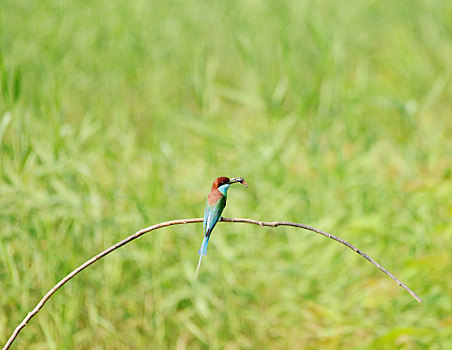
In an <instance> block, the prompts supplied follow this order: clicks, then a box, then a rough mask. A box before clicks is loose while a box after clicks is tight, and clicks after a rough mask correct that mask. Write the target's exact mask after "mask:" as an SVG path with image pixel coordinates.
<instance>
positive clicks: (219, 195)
mask: <svg viewBox="0 0 452 350" xmlns="http://www.w3.org/2000/svg"><path fill="white" fill-rule="evenodd" d="M233 183H241V184H242V185H244V186H245V187H248V184H247V183H246V182H245V179H244V178H243V177H233V178H232V179H230V178H228V177H225V176H222V177H218V178H216V179H215V181H214V182H213V185H212V190H211V191H210V193H209V195H208V196H207V203H206V209H205V210H204V223H203V236H204V238H203V240H202V245H201V248H200V249H199V251H198V254H199V255H200V256H199V262H198V267H197V268H196V273H195V278H198V272H199V268H200V267H201V260H202V257H203V256H204V255H206V253H207V245H208V244H209V238H210V234H211V233H212V230H213V228H214V227H215V225H216V224H217V222H218V220H219V219H220V218H221V213H222V212H223V209H224V207H225V206H226V199H227V196H228V189H229V186H231V184H233Z"/></svg>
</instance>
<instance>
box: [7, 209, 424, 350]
mask: <svg viewBox="0 0 452 350" xmlns="http://www.w3.org/2000/svg"><path fill="white" fill-rule="evenodd" d="M221 221H222V222H231V223H246V224H254V225H259V226H261V227H264V226H269V227H278V226H292V227H298V228H302V229H305V230H309V231H313V232H316V233H318V234H321V235H323V236H325V237H328V238H331V239H333V240H335V241H337V242H339V243H342V244H343V245H345V246H347V247H348V248H350V249H352V250H354V251H355V252H357V253H358V254H359V255H361V256H362V257H363V258H365V259H366V260H368V261H370V262H371V263H372V264H373V265H375V266H376V267H378V268H379V269H380V270H381V271H383V272H384V273H385V274H387V275H388V276H389V277H391V278H392V279H393V280H394V281H395V282H396V283H397V284H398V285H399V286H400V287H402V288H403V289H405V290H406V291H407V292H408V293H410V294H411V296H412V297H413V298H414V299H416V300H417V301H418V302H422V299H421V298H419V297H418V296H417V295H416V293H414V292H413V291H412V290H411V289H410V288H408V287H407V286H406V285H405V284H404V283H402V282H401V281H400V280H399V279H398V278H397V277H395V276H394V275H393V274H392V273H390V272H389V271H388V270H386V269H385V268H384V267H383V266H381V265H380V264H379V263H377V262H376V261H375V260H374V259H372V258H371V257H370V256H368V255H367V254H366V253H364V252H362V251H361V250H359V249H358V248H356V247H355V246H353V245H351V244H350V243H348V242H346V241H344V240H343V239H341V238H339V237H336V236H334V235H332V234H329V233H327V232H324V231H321V230H319V229H316V228H314V227H310V226H307V225H303V224H299V223H295V222H288V221H273V222H266V221H257V220H252V219H237V218H234V219H228V218H221ZM197 222H203V219H202V218H196V219H185V220H173V221H167V222H162V223H160V224H156V225H153V226H149V227H146V228H144V229H142V230H140V231H138V232H136V233H134V234H133V235H131V236H129V237H127V238H126V239H124V240H122V241H121V242H118V243H116V244H115V245H113V246H111V247H110V248H108V249H106V250H104V251H103V252H102V253H99V254H97V255H96V256H95V257H93V258H91V259H89V260H88V261H87V262H85V263H84V264H82V265H80V266H79V267H77V268H76V269H75V270H74V271H72V272H71V273H70V274H68V275H67V276H66V277H64V278H63V279H62V280H61V281H60V282H58V283H57V284H56V285H55V286H54V287H53V288H52V289H50V290H49V291H48V292H47V294H46V295H45V296H44V297H43V298H42V299H41V301H40V302H39V303H38V304H37V305H36V307H35V308H34V309H33V310H32V311H30V312H29V313H28V314H27V316H26V317H25V318H24V320H23V321H22V322H21V323H20V324H19V325H18V326H17V327H16V329H15V330H14V332H13V334H12V335H11V337H10V338H9V339H8V341H7V342H6V344H5V346H4V347H3V350H7V349H9V348H10V346H11V344H12V343H13V342H14V340H15V339H16V338H17V336H18V334H19V332H20V331H21V330H22V329H23V328H24V327H25V326H26V325H27V323H28V322H29V321H30V319H31V318H32V317H33V316H35V315H36V314H37V313H38V312H39V311H40V310H41V308H42V307H43V306H44V304H45V303H46V302H47V300H49V299H50V297H51V296H52V295H53V294H54V293H55V292H56V291H57V290H58V289H60V288H61V287H62V286H63V285H64V284H65V283H66V282H67V281H69V280H70V279H71V278H73V277H74V276H75V275H77V274H78V273H79V272H81V271H83V270H84V269H86V268H87V267H88V266H90V265H91V264H93V263H95V262H96V261H98V260H100V259H102V258H103V257H104V256H105V255H107V254H110V253H111V252H112V251H114V250H116V249H118V248H120V247H122V246H123V245H125V244H127V243H129V242H130V241H133V240H134V239H136V238H138V237H140V236H142V235H144V234H145V233H147V232H150V231H153V230H157V229H159V228H162V227H166V226H172V225H180V224H193V223H197Z"/></svg>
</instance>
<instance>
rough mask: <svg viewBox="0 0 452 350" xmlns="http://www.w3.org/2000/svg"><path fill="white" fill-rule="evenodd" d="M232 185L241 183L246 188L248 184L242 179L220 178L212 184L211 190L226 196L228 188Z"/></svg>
mask: <svg viewBox="0 0 452 350" xmlns="http://www.w3.org/2000/svg"><path fill="white" fill-rule="evenodd" d="M233 183H241V184H242V185H243V186H245V187H248V184H247V183H246V181H245V179H244V178H243V177H233V178H231V179H230V178H229V177H226V176H221V177H217V178H216V179H215V181H214V182H213V185H212V190H218V191H220V192H221V193H222V194H226V192H227V191H228V189H229V186H231V185H232V184H233Z"/></svg>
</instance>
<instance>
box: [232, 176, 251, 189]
mask: <svg viewBox="0 0 452 350" xmlns="http://www.w3.org/2000/svg"><path fill="white" fill-rule="evenodd" d="M236 182H239V183H241V184H242V185H243V186H245V187H248V184H247V183H246V181H245V179H244V178H243V177H233V178H232V179H230V180H229V183H230V184H233V183H236Z"/></svg>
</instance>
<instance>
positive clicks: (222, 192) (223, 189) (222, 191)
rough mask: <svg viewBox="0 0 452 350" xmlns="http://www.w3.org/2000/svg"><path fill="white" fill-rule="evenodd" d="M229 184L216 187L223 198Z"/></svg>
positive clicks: (225, 195)
mask: <svg viewBox="0 0 452 350" xmlns="http://www.w3.org/2000/svg"><path fill="white" fill-rule="evenodd" d="M229 186H231V185H230V184H226V185H222V186H220V187H218V191H220V192H221V194H222V195H223V196H224V197H225V198H227V197H228V189H229Z"/></svg>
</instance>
